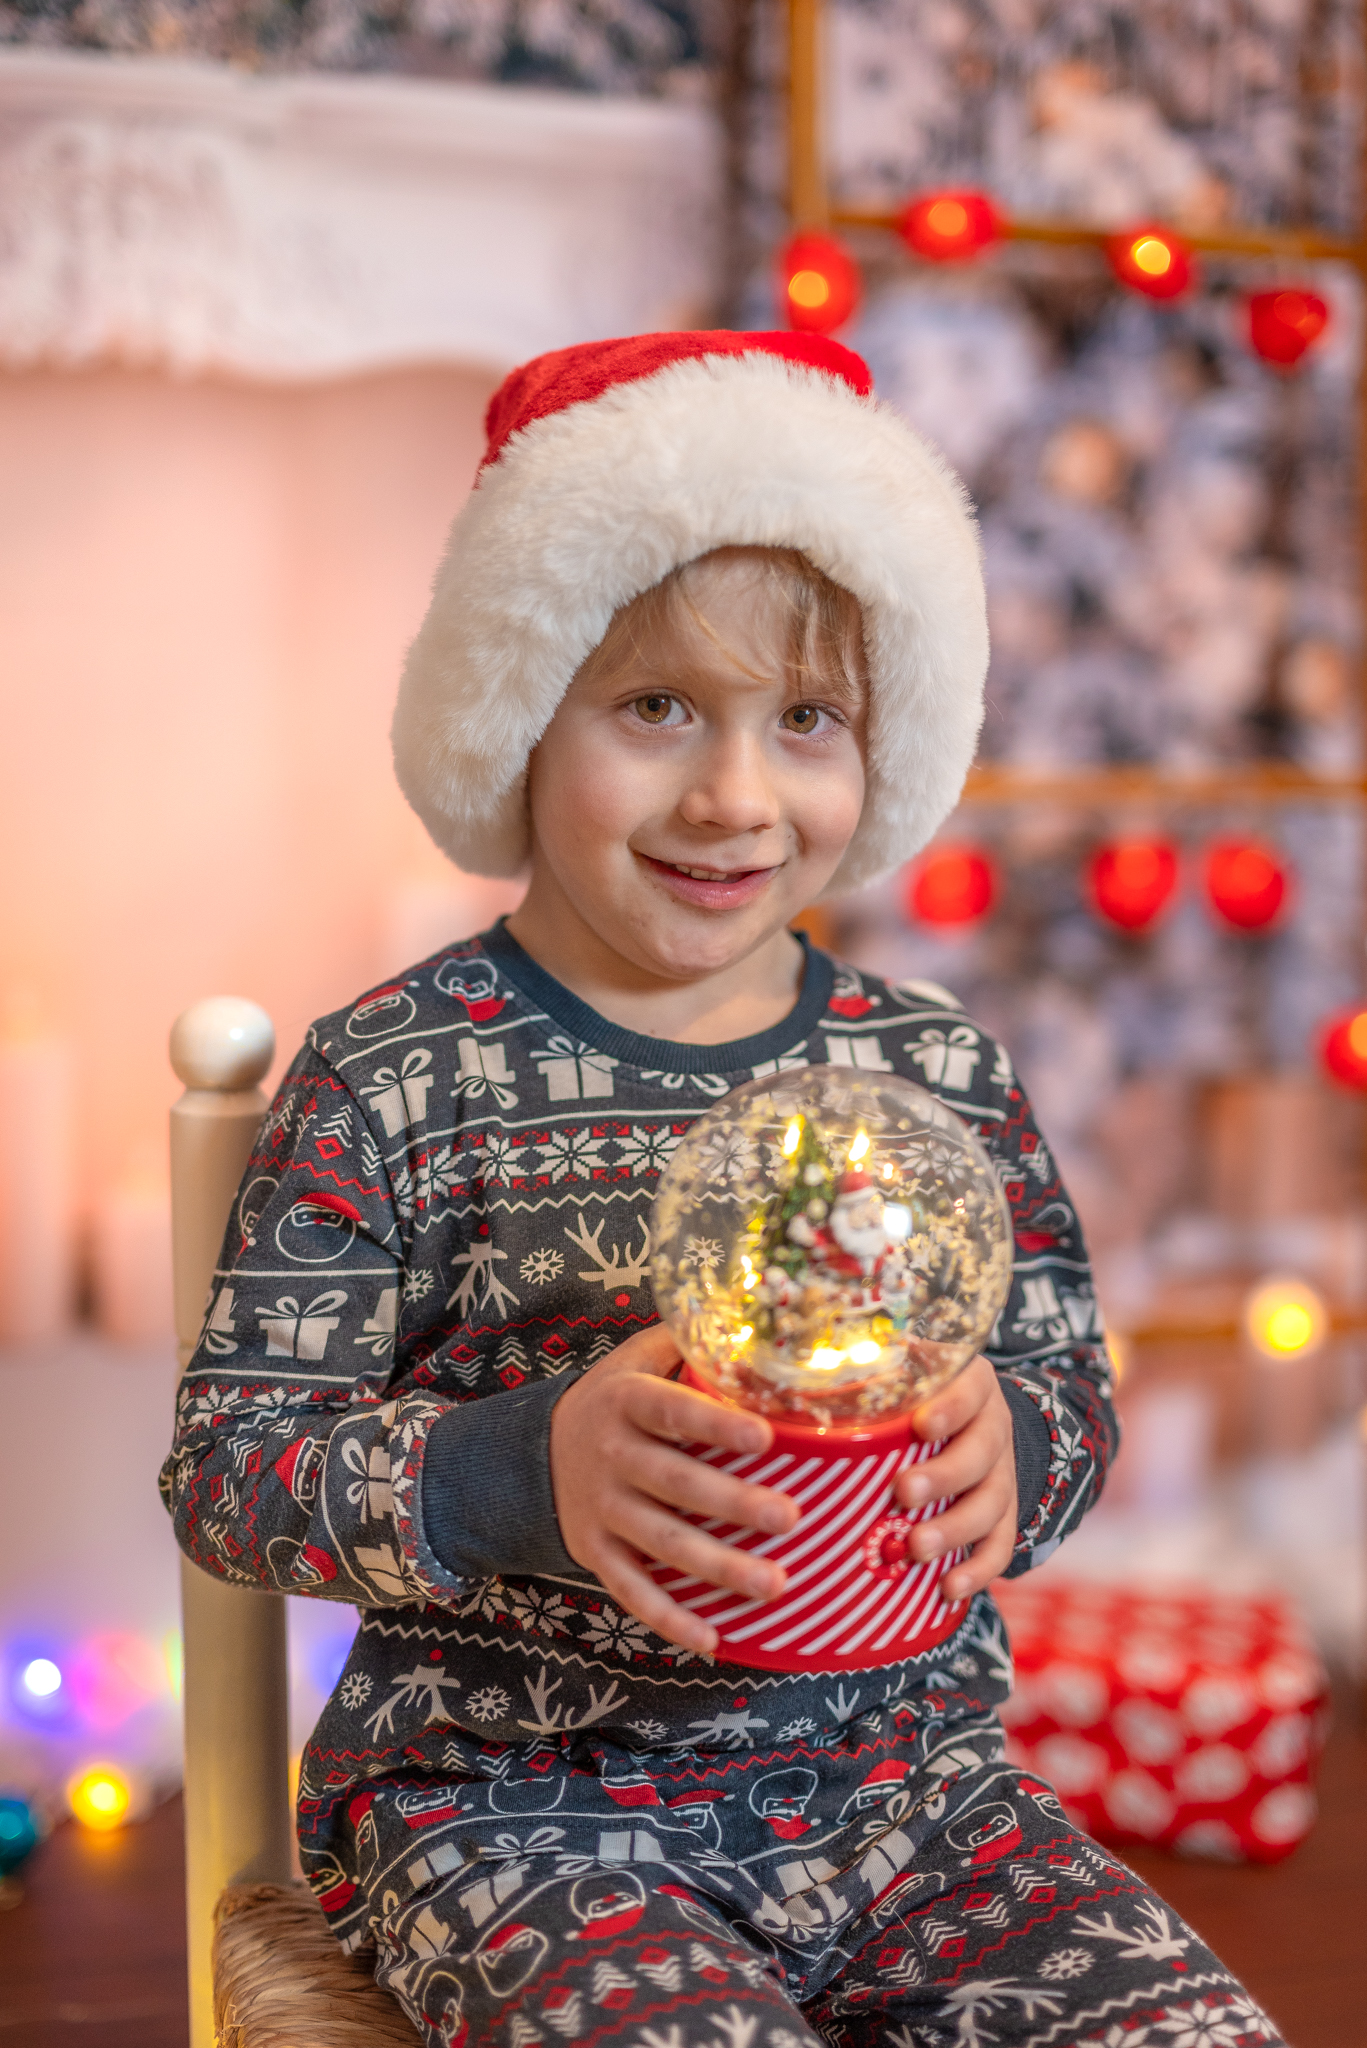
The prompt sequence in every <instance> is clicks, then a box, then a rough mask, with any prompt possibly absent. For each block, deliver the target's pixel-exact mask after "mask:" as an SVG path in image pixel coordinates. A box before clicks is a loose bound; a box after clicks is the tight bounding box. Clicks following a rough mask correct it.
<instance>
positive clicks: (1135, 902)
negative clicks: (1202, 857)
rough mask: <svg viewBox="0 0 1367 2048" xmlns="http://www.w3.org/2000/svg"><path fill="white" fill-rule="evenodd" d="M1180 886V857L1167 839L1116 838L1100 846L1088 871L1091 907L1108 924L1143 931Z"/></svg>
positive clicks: (1129, 930) (1126, 929)
mask: <svg viewBox="0 0 1367 2048" xmlns="http://www.w3.org/2000/svg"><path fill="white" fill-rule="evenodd" d="M1176 887H1177V854H1176V852H1175V851H1174V849H1173V848H1172V847H1171V846H1170V845H1169V844H1168V842H1167V840H1166V839H1117V840H1115V841H1113V842H1112V844H1111V845H1109V846H1101V847H1098V848H1097V850H1096V852H1095V853H1094V854H1093V856H1092V860H1091V864H1090V866H1089V868H1088V870H1087V889H1088V894H1089V895H1090V897H1091V899H1092V904H1093V906H1094V908H1095V909H1096V911H1097V913H1098V915H1099V916H1101V917H1104V918H1105V920H1106V922H1107V924H1113V925H1115V926H1116V927H1117V929H1118V930H1120V931H1122V932H1143V931H1147V930H1148V928H1149V926H1150V925H1151V924H1152V923H1153V922H1154V920H1155V919H1156V918H1157V917H1158V916H1159V914H1160V913H1161V912H1162V911H1163V910H1164V909H1166V907H1167V905H1168V902H1169V901H1170V899H1171V897H1172V894H1173V891H1174V890H1175V889H1176Z"/></svg>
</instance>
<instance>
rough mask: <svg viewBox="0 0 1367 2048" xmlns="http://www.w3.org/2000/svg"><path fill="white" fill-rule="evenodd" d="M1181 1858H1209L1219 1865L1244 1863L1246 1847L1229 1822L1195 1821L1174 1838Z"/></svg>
mask: <svg viewBox="0 0 1367 2048" xmlns="http://www.w3.org/2000/svg"><path fill="white" fill-rule="evenodd" d="M1172 1846H1173V1848H1174V1849H1176V1851H1177V1853H1178V1855H1179V1856H1209V1857H1210V1858H1211V1859H1212V1860H1213V1861H1214V1862H1217V1863H1242V1862H1243V1861H1244V1845H1243V1843H1242V1842H1241V1841H1240V1840H1239V1837H1238V1836H1237V1835H1236V1834H1235V1832H1234V1830H1233V1828H1232V1827H1231V1826H1230V1824H1229V1822H1228V1821H1227V1820H1194V1821H1190V1822H1189V1823H1188V1825H1187V1826H1186V1827H1184V1828H1183V1829H1182V1831H1181V1833H1180V1834H1178V1835H1176V1836H1174V1838H1173V1844H1172Z"/></svg>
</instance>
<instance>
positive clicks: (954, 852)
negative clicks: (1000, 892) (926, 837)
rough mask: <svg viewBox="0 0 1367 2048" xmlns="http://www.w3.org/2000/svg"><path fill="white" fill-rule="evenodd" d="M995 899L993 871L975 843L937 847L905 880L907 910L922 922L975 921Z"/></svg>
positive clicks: (995, 883) (995, 875)
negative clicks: (971, 844)
mask: <svg viewBox="0 0 1367 2048" xmlns="http://www.w3.org/2000/svg"><path fill="white" fill-rule="evenodd" d="M996 900H997V871H996V869H995V868H994V867H993V865H992V862H991V861H990V860H989V859H988V857H987V855H986V854H985V853H983V852H981V851H980V850H979V848H977V847H976V846H937V847H936V848H934V849H933V851H931V852H930V853H927V854H923V855H922V857H921V859H920V860H918V861H917V863H916V865H915V867H914V868H913V869H912V871H911V876H910V879H909V880H908V883H907V898H906V903H907V912H908V915H909V916H911V917H914V918H918V919H919V920H920V922H921V923H922V924H934V925H946V926H947V925H965V924H976V922H977V921H978V919H979V918H980V917H986V915H987V913H988V911H989V910H990V909H991V908H992V905H993V904H994V903H995V902H996Z"/></svg>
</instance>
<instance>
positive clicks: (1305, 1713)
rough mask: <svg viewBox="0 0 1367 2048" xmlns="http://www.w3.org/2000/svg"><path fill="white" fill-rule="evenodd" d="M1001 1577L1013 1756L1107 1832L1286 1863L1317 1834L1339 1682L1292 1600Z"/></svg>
mask: <svg viewBox="0 0 1367 2048" xmlns="http://www.w3.org/2000/svg"><path fill="white" fill-rule="evenodd" d="M996 1590H997V1593H998V1595H999V1599H1000V1605H1001V1607H1002V1610H1003V1612H1004V1613H1005V1616H1006V1620H1007V1626H1008V1628H1009V1630H1010V1634H1011V1642H1012V1649H1013V1652H1014V1655H1015V1665H1016V1682H1015V1690H1014V1692H1013V1693H1012V1696H1011V1698H1010V1700H1009V1701H1008V1702H1007V1705H1006V1706H1005V1707H1004V1708H1003V1710H1002V1719H1003V1721H1004V1722H1005V1723H1006V1726H1007V1731H1008V1754H1009V1755H1010V1756H1011V1758H1012V1760H1013V1761H1014V1762H1016V1763H1019V1764H1022V1765H1025V1766H1026V1767H1027V1768H1030V1769H1033V1770H1037V1771H1038V1772H1039V1773H1040V1774H1041V1776H1043V1777H1045V1778H1047V1779H1049V1781H1050V1782H1051V1783H1052V1784H1053V1785H1054V1786H1055V1788H1056V1789H1057V1791H1058V1793H1059V1795H1060V1797H1061V1798H1062V1800H1063V1803H1064V1805H1065V1807H1066V1808H1067V1810H1068V1813H1069V1816H1070V1818H1072V1819H1073V1820H1075V1821H1076V1822H1077V1823H1078V1824H1079V1826H1081V1827H1084V1828H1085V1829H1086V1830H1087V1832H1088V1833H1089V1834H1091V1835H1095V1836H1096V1838H1097V1840H1098V1841H1102V1842H1114V1843H1126V1842H1153V1843H1158V1844H1161V1845H1162V1846H1164V1847H1166V1848H1173V1849H1177V1850H1179V1851H1181V1852H1183V1853H1185V1854H1187V1855H1194V1856H1216V1857H1221V1858H1226V1859H1229V1860H1233V1861H1245V1860H1247V1861H1250V1862H1256V1863H1275V1862H1277V1861H1279V1860H1280V1858H1282V1857H1283V1856H1286V1855H1288V1854H1289V1853H1290V1851H1291V1850H1292V1849H1294V1848H1295V1846H1296V1844H1297V1843H1298V1842H1300V1841H1301V1840H1303V1839H1304V1837H1305V1836H1306V1835H1307V1834H1308V1833H1309V1831H1310V1828H1311V1826H1312V1825H1313V1822H1314V1819H1315V1810H1316V1809H1315V1794H1314V1789H1313V1788H1314V1776H1315V1769H1316V1765H1317V1763H1318V1761H1319V1754H1320V1750H1321V1748H1322V1747H1323V1741H1324V1732H1325V1725H1326V1721H1327V1700H1328V1682H1327V1679H1326V1677H1325V1672H1324V1668H1323V1666H1322V1664H1321V1663H1320V1661H1319V1658H1318V1657H1317V1656H1316V1654H1315V1652H1314V1650H1313V1649H1312V1648H1311V1647H1310V1645H1309V1644H1308V1642H1307V1640H1306V1637H1305V1634H1304V1631H1303V1630H1302V1629H1301V1627H1300V1624H1299V1622H1298V1621H1297V1619H1296V1616H1295V1614H1294V1612H1293V1610H1292V1609H1291V1608H1290V1606H1289V1605H1288V1604H1287V1603H1286V1602H1285V1601H1283V1600H1281V1599H1279V1598H1276V1597H1268V1598H1262V1599H1257V1598H1249V1597H1243V1596H1235V1595H1225V1596H1219V1597H1217V1596H1213V1595H1206V1594H1204V1593H1201V1592H1199V1591H1180V1592H1178V1591H1173V1592H1171V1593H1164V1594H1161V1595H1158V1596H1154V1595H1151V1594H1148V1593H1144V1592H1141V1591H1138V1590H1136V1589H1135V1588H1133V1587H1131V1588H1117V1587H1113V1586H1102V1585H1089V1584H1084V1583H1079V1582H1069V1581H1065V1580H1047V1579H1046V1580H1044V1581H1042V1582H1040V1583H1037V1584H1035V1585H1031V1584H1030V1583H1029V1582H1028V1581H1022V1582H1021V1583H1019V1584H1012V1585H1002V1586H999V1587H998V1588H997V1589H996Z"/></svg>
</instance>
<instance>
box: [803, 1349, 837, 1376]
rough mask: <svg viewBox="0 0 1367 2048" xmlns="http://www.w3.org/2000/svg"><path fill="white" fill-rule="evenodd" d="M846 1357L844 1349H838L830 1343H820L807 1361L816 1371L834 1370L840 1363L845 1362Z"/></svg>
mask: <svg viewBox="0 0 1367 2048" xmlns="http://www.w3.org/2000/svg"><path fill="white" fill-rule="evenodd" d="M844 1359H845V1354H844V1352H843V1351H836V1350H835V1349H833V1347H832V1346H831V1345H829V1344H818V1345H817V1347H816V1350H815V1351H814V1352H813V1353H812V1355H811V1357H810V1358H809V1359H808V1361H807V1363H808V1364H809V1365H810V1366H811V1367H812V1369H813V1371H814V1372H834V1371H835V1369H836V1367H837V1366H838V1365H842V1364H843V1363H844Z"/></svg>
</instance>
